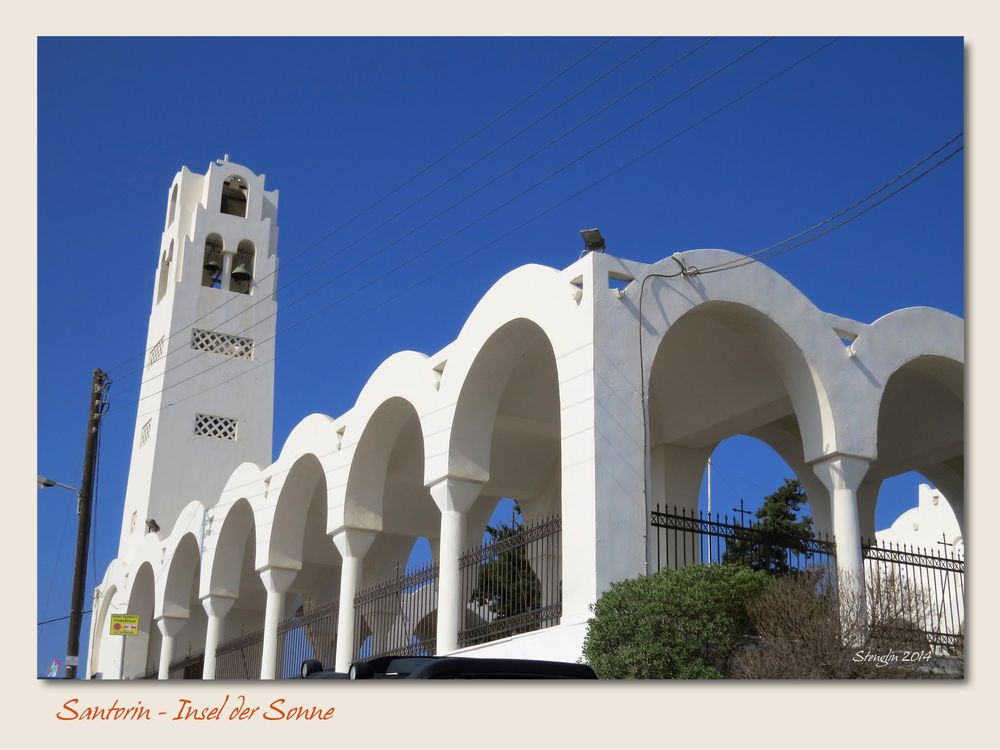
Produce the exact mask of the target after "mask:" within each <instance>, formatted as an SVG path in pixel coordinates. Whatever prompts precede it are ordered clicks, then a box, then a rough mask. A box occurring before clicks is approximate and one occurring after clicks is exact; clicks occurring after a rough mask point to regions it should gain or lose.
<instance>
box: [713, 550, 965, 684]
mask: <svg viewBox="0 0 1000 750" xmlns="http://www.w3.org/2000/svg"><path fill="white" fill-rule="evenodd" d="M922 596H923V595H922V592H921V591H920V590H919V589H918V588H916V587H914V586H911V585H907V584H906V582H905V581H900V580H899V579H898V578H896V577H894V576H888V577H885V578H884V579H882V580H880V581H879V582H878V583H877V584H876V585H872V584H871V583H869V585H868V587H867V592H866V599H867V607H865V608H864V609H863V608H862V600H861V599H860V597H855V596H851V595H850V594H847V595H845V596H844V597H838V592H837V591H836V588H835V587H834V586H832V585H831V584H830V582H829V580H827V575H826V573H825V572H824V571H822V570H811V571H807V572H803V573H799V574H796V575H790V576H786V577H782V578H777V579H775V580H774V581H773V583H772V584H771V585H770V586H769V587H768V589H767V591H765V592H764V594H763V595H762V596H760V597H758V598H756V599H755V600H754V601H752V602H750V604H749V607H748V608H749V611H750V618H751V620H752V621H753V627H754V629H755V630H756V632H757V638H756V639H755V640H754V642H753V644H752V645H749V646H747V647H745V648H743V649H741V650H740V651H739V652H738V653H737V654H736V656H735V657H734V658H733V676H735V677H740V678H744V679H772V680H773V679H798V680H802V679H913V678H927V677H941V676H944V677H953V676H961V668H960V667H959V669H958V670H957V673H956V669H955V668H954V665H951V664H949V665H947V666H948V670H946V671H944V672H942V670H941V668H940V667H939V665H938V664H937V662H938V661H939V660H938V659H935V658H934V657H933V656H932V649H931V647H930V645H929V644H928V642H927V638H926V636H924V635H923V634H922V633H921V632H920V630H919V627H918V626H917V625H916V623H915V622H914V621H913V620H912V613H913V612H920V611H924V609H923V607H924V603H923V601H922V599H921V597H922ZM914 654H919V655H921V656H922V658H920V659H918V660H916V661H905V659H907V658H908V657H911V656H913V655H914Z"/></svg>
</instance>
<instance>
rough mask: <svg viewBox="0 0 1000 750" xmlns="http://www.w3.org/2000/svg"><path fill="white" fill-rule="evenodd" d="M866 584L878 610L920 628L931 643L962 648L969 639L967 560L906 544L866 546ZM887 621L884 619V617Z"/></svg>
mask: <svg viewBox="0 0 1000 750" xmlns="http://www.w3.org/2000/svg"><path fill="white" fill-rule="evenodd" d="M862 550H863V552H864V564H865V580H866V581H867V584H868V587H869V589H871V590H874V591H875V592H876V596H875V597H873V598H874V599H875V600H876V602H878V603H879V606H883V607H885V608H886V609H888V610H890V611H891V613H892V614H893V615H894V616H896V617H898V618H900V620H901V621H902V622H903V623H904V624H906V625H907V626H910V627H912V626H916V628H917V629H918V630H919V631H920V632H922V633H923V634H924V635H925V636H926V638H927V642H928V643H929V644H931V645H933V646H940V647H944V648H950V649H955V648H961V647H962V646H963V643H964V636H965V557H964V556H963V555H962V554H960V553H955V552H944V553H939V552H938V551H937V550H928V549H925V548H918V547H913V546H909V545H904V544H894V543H885V542H877V541H876V542H872V541H871V540H868V542H867V543H865V544H864V545H862ZM883 619H885V618H883Z"/></svg>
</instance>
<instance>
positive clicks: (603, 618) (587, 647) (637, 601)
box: [583, 564, 770, 679]
mask: <svg viewBox="0 0 1000 750" xmlns="http://www.w3.org/2000/svg"><path fill="white" fill-rule="evenodd" d="M769 580H770V578H769V576H768V575H767V574H766V573H764V572H762V571H755V570H750V569H749V568H747V567H746V566H743V565H726V564H723V565H710V566H708V565H687V566H685V567H683V568H680V569H678V570H662V571H660V572H659V573H656V574H654V575H650V576H644V577H642V578H636V579H634V580H630V581H620V582H618V583H615V584H612V586H611V588H610V589H608V590H607V591H606V592H604V594H602V595H601V597H600V598H599V599H598V600H597V603H596V604H595V605H593V607H592V609H593V612H594V617H593V618H592V619H591V620H590V623H589V625H588V628H587V637H586V639H585V640H584V644H583V656H584V659H585V660H586V662H587V664H589V665H590V666H591V668H592V669H593V670H594V671H595V672H596V673H597V676H598V677H601V678H605V679H646V678H654V679H657V678H658V679H678V678H679V679H696V678H719V677H725V676H728V674H729V663H730V660H731V659H732V657H733V654H734V653H735V652H736V649H737V648H738V647H739V646H740V645H741V644H742V643H743V642H744V641H745V640H746V639H747V637H748V636H750V635H752V634H753V626H752V624H751V621H750V617H749V614H748V612H747V603H748V602H749V601H751V600H753V599H754V598H755V597H758V596H760V594H761V593H762V592H763V591H764V589H765V587H766V586H767V585H768V581H769Z"/></svg>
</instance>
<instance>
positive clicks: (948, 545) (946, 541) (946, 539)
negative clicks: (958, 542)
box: [938, 531, 955, 554]
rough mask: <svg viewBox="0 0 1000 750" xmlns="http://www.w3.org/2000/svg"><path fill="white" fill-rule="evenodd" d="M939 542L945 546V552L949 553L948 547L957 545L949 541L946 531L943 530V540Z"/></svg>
mask: <svg viewBox="0 0 1000 750" xmlns="http://www.w3.org/2000/svg"><path fill="white" fill-rule="evenodd" d="M938 544H940V545H941V546H942V547H944V552H945V554H948V548H949V547H954V546H955V545H954V544H951V543H950V542H949V541H948V537H947V536H945V533H944V532H943V531H942V532H941V541H940V542H938Z"/></svg>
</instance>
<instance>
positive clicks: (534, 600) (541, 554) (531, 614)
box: [458, 516, 562, 647]
mask: <svg viewBox="0 0 1000 750" xmlns="http://www.w3.org/2000/svg"><path fill="white" fill-rule="evenodd" d="M489 532H490V537H491V538H490V541H489V543H485V544H481V545H479V546H478V547H474V548H472V549H470V550H469V551H468V552H466V553H465V554H464V555H462V557H461V559H460V562H459V576H460V579H461V596H462V599H461V601H462V602H463V610H462V622H461V629H460V631H459V634H458V645H459V646H460V647H462V646H472V645H476V644H480V643H488V642H489V641H493V640H497V639H499V638H504V637H507V636H511V635H515V634H517V633H527V632H530V631H532V630H540V629H541V628H547V627H550V626H552V625H558V624H559V618H560V617H561V616H562V549H561V546H562V519H561V518H560V517H559V516H553V517H552V518H548V519H545V520H542V521H538V522H536V523H534V524H531V525H530V526H502V527H500V528H499V529H489Z"/></svg>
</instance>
